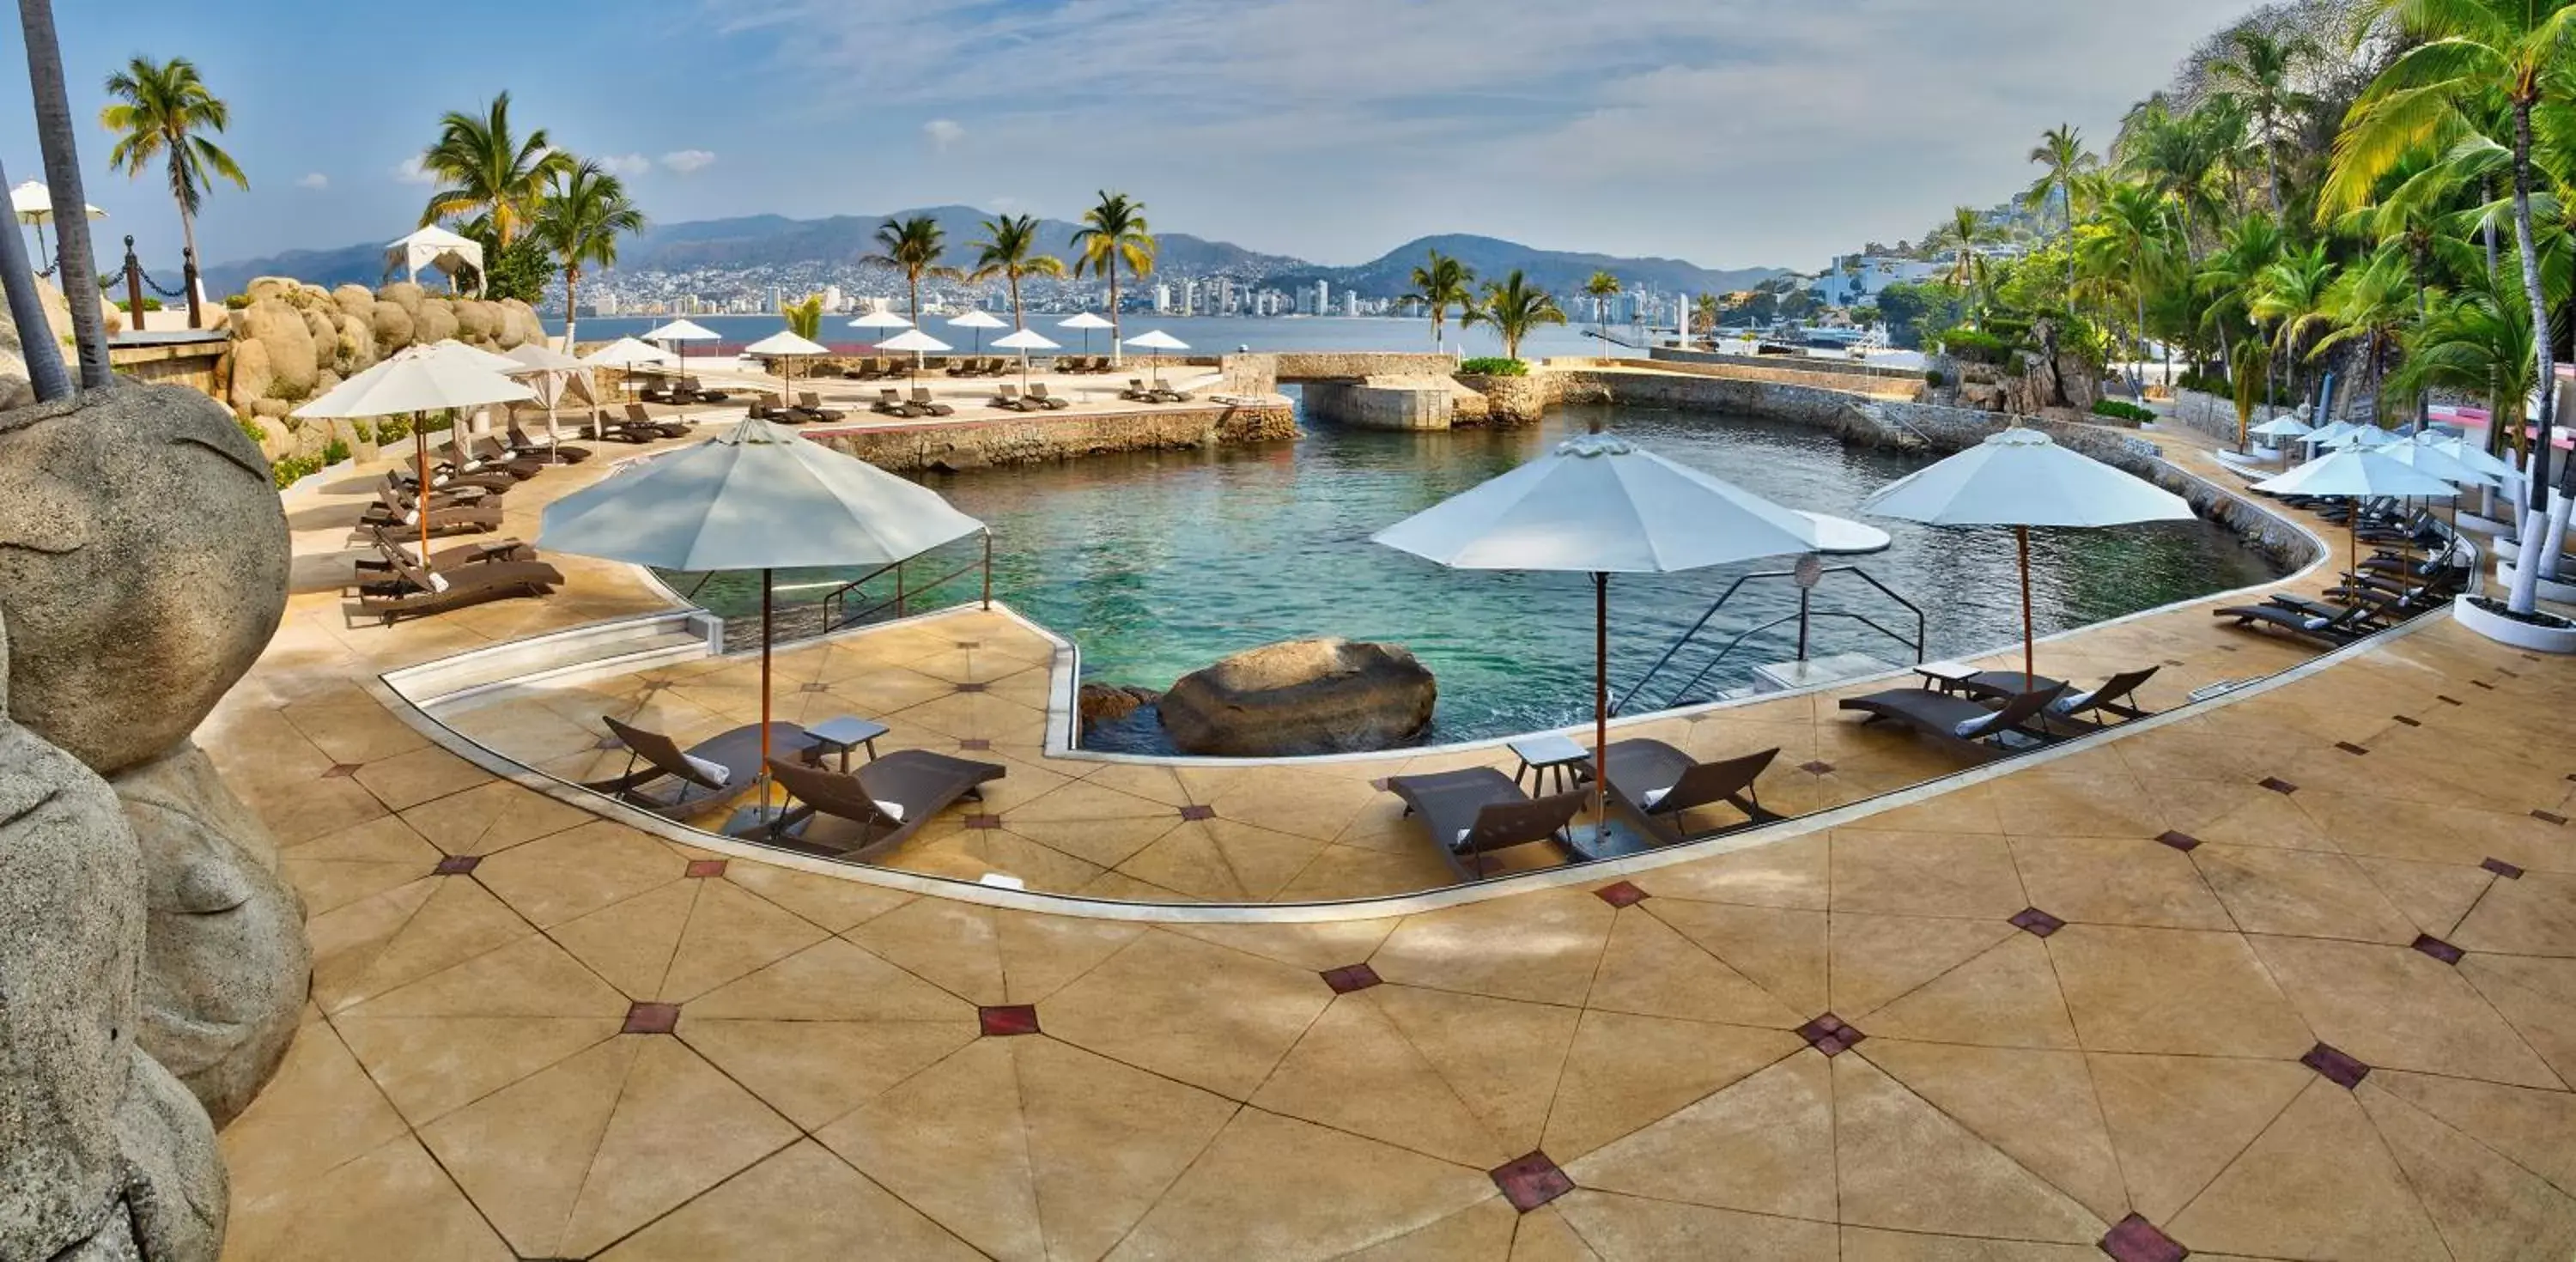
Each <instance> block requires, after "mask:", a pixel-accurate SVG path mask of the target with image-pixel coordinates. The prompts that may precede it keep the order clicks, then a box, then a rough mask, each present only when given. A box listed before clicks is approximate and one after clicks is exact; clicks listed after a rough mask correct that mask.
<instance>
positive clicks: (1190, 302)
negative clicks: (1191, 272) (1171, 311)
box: [1181, 281, 1199, 315]
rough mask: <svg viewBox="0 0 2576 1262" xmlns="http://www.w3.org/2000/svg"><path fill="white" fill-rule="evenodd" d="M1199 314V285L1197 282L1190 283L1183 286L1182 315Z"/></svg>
mask: <svg viewBox="0 0 2576 1262" xmlns="http://www.w3.org/2000/svg"><path fill="white" fill-rule="evenodd" d="M1198 313H1199V283H1198V282H1197V281H1190V282H1189V283H1187V284H1185V285H1183V286H1181V314H1182V315H1197V314H1198Z"/></svg>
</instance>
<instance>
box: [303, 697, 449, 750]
mask: <svg viewBox="0 0 2576 1262" xmlns="http://www.w3.org/2000/svg"><path fill="white" fill-rule="evenodd" d="M343 697H344V698H345V699H334V700H328V701H301V702H296V703H295V704H292V705H287V706H282V707H280V708H279V709H278V711H277V713H278V715H279V716H280V717H282V718H284V719H285V720H286V721H287V722H288V723H291V724H293V725H294V726H295V730H296V732H297V733H299V734H301V735H302V736H303V737H304V738H305V739H306V740H309V741H311V742H313V745H314V747H315V748H317V749H320V750H321V751H322V752H323V754H325V755H326V756H328V757H329V758H330V760H331V761H333V762H342V763H369V762H375V761H378V760H380V759H385V758H392V757H396V756H398V755H401V754H407V753H410V752H411V751H413V750H415V749H421V748H424V747H426V746H427V745H428V744H429V738H428V737H426V736H423V735H421V734H420V733H419V732H417V731H415V730H413V728H412V726H411V725H410V724H408V723H405V722H403V721H402V720H401V719H398V718H396V717H394V715H393V714H392V712H390V711H388V710H386V709H385V708H384V707H383V706H382V705H379V704H377V702H376V700H375V698H373V697H370V696H368V695H366V694H365V693H363V692H352V693H348V694H343Z"/></svg>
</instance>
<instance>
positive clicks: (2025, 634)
mask: <svg viewBox="0 0 2576 1262" xmlns="http://www.w3.org/2000/svg"><path fill="white" fill-rule="evenodd" d="M2013 534H2014V536H2015V538H2016V541H2017V542H2018V543H2019V544H2020V546H2021V690H2022V691H2023V692H2028V691H2030V690H2031V688H2032V684H2031V681H2032V680H2034V679H2037V678H2039V672H2038V671H2037V670H2035V669H2033V668H2032V665H2031V659H2032V657H2033V652H2032V648H2031V641H2032V640H2033V639H2034V638H2035V635H2034V633H2033V632H2032V630H2031V623H2030V527H2028V526H2015V527H2013Z"/></svg>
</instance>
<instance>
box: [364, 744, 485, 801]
mask: <svg viewBox="0 0 2576 1262" xmlns="http://www.w3.org/2000/svg"><path fill="white" fill-rule="evenodd" d="M351 778H353V779H355V780H356V781H357V782H358V783H359V784H360V785H361V786H363V787H364V788H365V789H366V790H367V792H369V793H373V794H375V795H376V800H377V801H379V802H382V803H384V804H385V806H386V808H387V809H389V810H396V811H399V810H402V809H404V808H405V807H411V806H418V805H420V804H421V803H423V802H426V801H429V800H430V799H431V798H439V797H445V796H447V795H449V794H451V793H456V792H459V791H462V790H465V789H470V788H472V787H474V786H475V785H478V784H483V783H486V782H488V781H490V780H491V779H492V775H491V773H490V772H487V771H485V770H483V769H482V768H480V767H477V766H475V765H474V764H472V763H470V762H467V761H465V760H464V759H462V758H459V757H457V756H456V755H454V754H451V753H449V752H447V751H446V750H444V749H440V748H438V747H436V746H430V747H428V748H425V749H415V750H413V751H411V752H410V753H407V754H396V755H394V756H393V757H391V758H386V759H382V760H380V761H377V762H371V763H368V764H367V765H365V766H363V767H360V768H358V770H357V771H356V772H355V773H354V774H353V776H352V777H351Z"/></svg>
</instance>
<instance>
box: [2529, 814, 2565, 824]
mask: <svg viewBox="0 0 2576 1262" xmlns="http://www.w3.org/2000/svg"><path fill="white" fill-rule="evenodd" d="M2531 817H2532V818H2533V819H2536V820H2539V821H2540V822H2541V823H2544V824H2564V823H2566V822H2567V817H2566V816H2564V815H2561V814H2559V813H2558V812H2556V811H2533V812H2532V813H2531Z"/></svg>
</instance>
